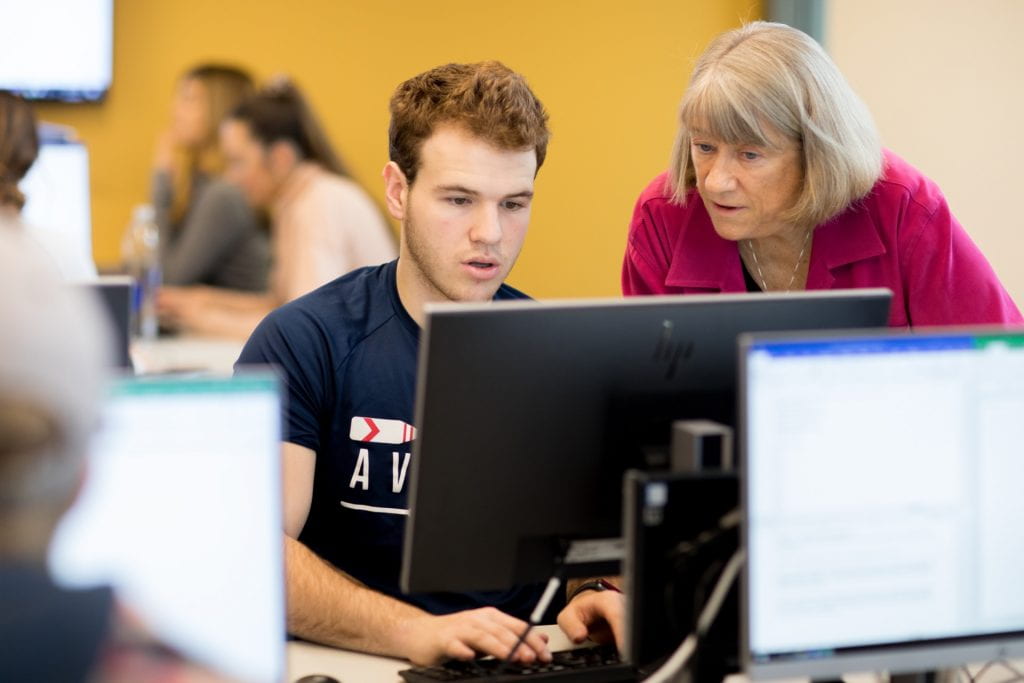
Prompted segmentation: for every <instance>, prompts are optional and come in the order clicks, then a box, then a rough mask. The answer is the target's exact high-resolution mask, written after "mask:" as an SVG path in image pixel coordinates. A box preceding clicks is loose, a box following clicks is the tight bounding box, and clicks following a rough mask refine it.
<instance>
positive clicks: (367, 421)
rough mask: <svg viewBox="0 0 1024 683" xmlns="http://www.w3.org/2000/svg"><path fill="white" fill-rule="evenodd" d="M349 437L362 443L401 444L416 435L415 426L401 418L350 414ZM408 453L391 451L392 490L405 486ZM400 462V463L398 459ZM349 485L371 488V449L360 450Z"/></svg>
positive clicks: (396, 491) (397, 490)
mask: <svg viewBox="0 0 1024 683" xmlns="http://www.w3.org/2000/svg"><path fill="white" fill-rule="evenodd" d="M349 438H350V439H352V440H353V441H359V442H361V443H384V444H401V443H408V442H410V441H412V440H413V439H415V438H416V428H415V427H413V426H412V425H410V424H408V423H406V422H403V421H402V420H391V419H387V418H373V417H353V418H352V423H351V425H350V427H349ZM410 457H411V454H410V453H408V452H407V453H405V454H404V457H401V456H400V454H399V452H398V451H392V452H391V492H392V493H399V492H401V490H402V487H403V486H405V475H406V474H407V473H408V471H409V458H410ZM400 461H401V462H400ZM348 486H349V488H352V489H354V488H357V487H358V488H361V489H362V490H364V491H366V490H369V488H370V451H369V449H367V448H360V449H359V456H358V457H357V458H356V466H355V468H354V469H353V471H352V478H351V479H350V480H349V483H348Z"/></svg>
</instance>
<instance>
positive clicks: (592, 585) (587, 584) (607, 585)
mask: <svg viewBox="0 0 1024 683" xmlns="http://www.w3.org/2000/svg"><path fill="white" fill-rule="evenodd" d="M586 591H597V592H598V593H600V592H603V591H613V592H615V593H621V592H622V591H621V590H619V587H618V586H616V585H615V584H614V583H612V582H611V581H607V580H605V579H592V580H590V581H584V582H583V583H581V584H580V585H578V586H576V590H574V591H573V592H572V594H571V595H569V599H568V600H566V601H565V603H566V604H569V603H570V602H572V601H573V599H574V598H575V597H576V596H577V595H579V594H580V593H585V592H586Z"/></svg>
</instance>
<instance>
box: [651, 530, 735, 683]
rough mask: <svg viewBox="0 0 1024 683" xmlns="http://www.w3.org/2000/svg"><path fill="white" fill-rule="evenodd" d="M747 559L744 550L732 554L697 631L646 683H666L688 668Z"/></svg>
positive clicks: (705, 607) (699, 621) (684, 641)
mask: <svg viewBox="0 0 1024 683" xmlns="http://www.w3.org/2000/svg"><path fill="white" fill-rule="evenodd" d="M745 559H746V553H745V552H744V551H743V550H742V549H740V550H737V551H736V552H734V553H733V554H732V557H731V558H729V562H728V563H727V564H726V565H725V569H723V570H722V575H721V576H719V577H718V582H717V583H716V584H715V588H714V590H713V591H711V597H709V598H708V601H707V604H706V605H704V609H702V610H701V613H700V617H698V618H697V630H696V631H694V632H693V633H691V634H690V635H688V636H686V639H685V640H683V642H682V644H681V645H680V646H679V648H678V649H677V650H676V651H675V652H673V653H672V656H671V657H669V658H668V659H667V660H666V661H665V663H664V664H662V665H661V667H660V668H659V669H658V670H657V671H655V672H654V673H653V674H651V675H650V677H649V678H647V679H645V681H646V683H665V682H666V681H670V680H672V679H673V678H674V677H675V676H676V675H677V674H678V673H679V672H680V671H682V670H683V669H684V668H685V667H686V664H687V662H689V661H690V657H692V656H693V653H694V652H696V650H697V642H698V641H699V640H700V639H701V638H703V637H704V635H705V634H706V633H707V632H708V628H710V627H711V624H712V623H714V621H715V617H717V616H718V611H719V610H720V609H721V608H722V603H723V602H725V597H726V595H728V594H729V589H730V588H731V587H732V584H733V581H735V580H736V575H737V574H739V571H740V567H742V566H743V561H744V560H745Z"/></svg>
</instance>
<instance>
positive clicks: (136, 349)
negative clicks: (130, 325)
mask: <svg viewBox="0 0 1024 683" xmlns="http://www.w3.org/2000/svg"><path fill="white" fill-rule="evenodd" d="M243 345H244V343H243V342H241V341H238V340H235V339H220V338H215V337H194V336H182V337H160V338H159V339H133V340H132V341H131V357H132V363H134V365H135V372H136V373H138V374H151V373H157V374H159V373H167V372H212V373H215V374H218V375H230V374H231V372H232V370H233V369H234V364H235V361H236V360H238V354H239V353H241V351H242V346H243Z"/></svg>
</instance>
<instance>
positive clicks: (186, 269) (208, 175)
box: [152, 64, 270, 292]
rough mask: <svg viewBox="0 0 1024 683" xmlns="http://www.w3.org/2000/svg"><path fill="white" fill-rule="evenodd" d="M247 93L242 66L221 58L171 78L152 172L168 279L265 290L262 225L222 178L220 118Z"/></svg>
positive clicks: (266, 254) (266, 257) (265, 241)
mask: <svg viewBox="0 0 1024 683" xmlns="http://www.w3.org/2000/svg"><path fill="white" fill-rule="evenodd" d="M252 92H253V83H252V79H251V78H250V77H249V75H248V74H247V73H245V72H244V71H242V70H241V69H238V68H235V67H232V66H224V65H220V64H203V65H200V66H197V67H195V68H193V69H190V70H189V71H188V72H186V73H185V75H184V76H183V77H182V78H181V80H180V81H179V82H178V86H177V89H176V91H175V95H174V101H173V105H172V118H171V125H170V128H169V129H168V130H167V131H166V132H165V133H164V134H163V135H162V136H161V137H160V139H159V140H158V142H157V148H156V154H155V160H154V174H153V193H152V197H153V205H154V207H155V208H156V216H157V223H158V224H159V226H160V241H161V245H160V246H161V249H160V255H161V266H162V268H163V281H164V282H165V283H167V284H170V285H197V284H203V285H210V286H214V287H223V288H226V289H235V290H244V291H254V292H259V291H263V290H264V289H266V286H267V272H268V269H269V264H270V246H269V238H268V235H267V231H266V228H265V227H264V226H263V225H262V222H261V221H260V220H259V219H258V218H257V215H256V214H255V213H254V212H253V210H252V209H251V208H250V207H249V205H248V204H247V203H246V201H245V197H244V196H243V195H242V193H241V192H239V191H238V189H237V188H236V187H235V186H233V185H231V184H230V183H228V182H226V181H224V180H223V179H222V178H221V174H222V172H223V170H224V156H223V154H222V152H221V149H220V143H219V138H218V129H219V126H220V123H221V121H222V120H223V119H224V118H225V117H226V116H227V115H228V113H229V112H230V111H231V110H232V109H234V108H235V107H236V106H238V103H239V102H241V101H242V100H244V99H245V98H246V97H248V96H249V95H250V94H252Z"/></svg>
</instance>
